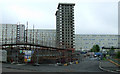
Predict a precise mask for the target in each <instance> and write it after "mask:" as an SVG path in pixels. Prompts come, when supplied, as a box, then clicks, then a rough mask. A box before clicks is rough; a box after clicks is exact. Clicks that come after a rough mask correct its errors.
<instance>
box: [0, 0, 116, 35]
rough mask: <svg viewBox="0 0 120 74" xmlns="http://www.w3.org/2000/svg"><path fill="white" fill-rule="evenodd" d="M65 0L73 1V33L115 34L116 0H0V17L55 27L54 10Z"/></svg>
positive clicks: (43, 26)
mask: <svg viewBox="0 0 120 74" xmlns="http://www.w3.org/2000/svg"><path fill="white" fill-rule="evenodd" d="M64 2H65V3H75V11H74V12H75V33H76V34H118V0H0V16H2V17H0V21H2V22H1V23H2V24H16V23H18V22H20V23H21V24H25V25H26V22H27V21H28V22H29V28H32V26H33V24H34V25H35V28H40V29H55V28H56V17H55V12H56V10H57V6H58V3H64Z"/></svg>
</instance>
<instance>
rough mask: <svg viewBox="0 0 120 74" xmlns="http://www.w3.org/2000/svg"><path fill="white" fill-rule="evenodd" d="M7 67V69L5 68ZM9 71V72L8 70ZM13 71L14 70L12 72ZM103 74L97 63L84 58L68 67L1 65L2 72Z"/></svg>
mask: <svg viewBox="0 0 120 74" xmlns="http://www.w3.org/2000/svg"><path fill="white" fill-rule="evenodd" d="M6 67H7V68H6ZM9 69H10V70H9ZM13 69H14V70H13ZM6 71H7V72H9V71H10V72H11V71H13V72H18V71H19V72H31V71H33V72H103V71H101V70H100V69H99V61H97V60H91V59H90V58H84V59H83V60H82V61H80V63H79V64H72V65H68V66H55V65H53V64H52V65H40V66H32V65H16V64H12V65H11V64H3V72H6Z"/></svg>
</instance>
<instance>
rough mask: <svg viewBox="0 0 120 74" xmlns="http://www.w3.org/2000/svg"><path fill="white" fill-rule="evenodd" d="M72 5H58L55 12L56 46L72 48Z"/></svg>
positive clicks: (73, 42)
mask: <svg viewBox="0 0 120 74" xmlns="http://www.w3.org/2000/svg"><path fill="white" fill-rule="evenodd" d="M74 6H75V4H74V3H59V4H58V7H57V9H58V10H57V11H56V14H55V15H56V45H57V47H60V48H72V49H73V48H74V47H75V45H74V44H75V40H74V38H75V37H74V35H75V34H74V33H75V30H74Z"/></svg>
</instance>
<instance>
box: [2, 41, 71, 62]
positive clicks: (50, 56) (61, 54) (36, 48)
mask: <svg viewBox="0 0 120 74" xmlns="http://www.w3.org/2000/svg"><path fill="white" fill-rule="evenodd" d="M25 46H26V47H25ZM2 47H3V50H6V51H7V52H8V53H7V62H15V63H32V64H34V63H38V64H40V63H57V62H61V63H66V62H70V61H71V59H72V57H71V56H72V51H71V50H69V49H62V48H55V47H47V46H41V45H36V44H26V43H17V44H3V45H2ZM20 51H31V52H32V51H33V54H32V55H31V61H30V62H26V61H25V59H24V58H25V53H20Z"/></svg>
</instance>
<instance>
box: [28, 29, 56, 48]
mask: <svg viewBox="0 0 120 74" xmlns="http://www.w3.org/2000/svg"><path fill="white" fill-rule="evenodd" d="M55 38H56V30H54V29H28V31H27V43H32V44H38V45H43V46H50V47H56V39H55Z"/></svg>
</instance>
